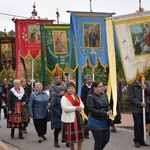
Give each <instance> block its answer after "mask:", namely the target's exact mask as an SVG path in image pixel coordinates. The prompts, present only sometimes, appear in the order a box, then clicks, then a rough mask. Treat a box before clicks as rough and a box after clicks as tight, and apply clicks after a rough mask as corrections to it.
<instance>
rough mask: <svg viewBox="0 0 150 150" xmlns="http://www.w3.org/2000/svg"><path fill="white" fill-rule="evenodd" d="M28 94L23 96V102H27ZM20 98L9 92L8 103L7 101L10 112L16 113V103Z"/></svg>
mask: <svg viewBox="0 0 150 150" xmlns="http://www.w3.org/2000/svg"><path fill="white" fill-rule="evenodd" d="M26 98H27V97H26V94H24V95H23V97H22V99H21V101H22V102H26ZM17 100H18V98H17V97H16V96H15V95H14V93H13V92H12V91H11V90H9V92H8V101H7V107H8V111H14V110H15V101H17Z"/></svg>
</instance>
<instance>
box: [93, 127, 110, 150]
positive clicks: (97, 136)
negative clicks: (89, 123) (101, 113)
mask: <svg viewBox="0 0 150 150" xmlns="http://www.w3.org/2000/svg"><path fill="white" fill-rule="evenodd" d="M91 132H92V134H93V137H94V142H95V143H94V150H103V148H104V147H105V146H106V144H107V143H108V142H109V139H110V129H108V130H91Z"/></svg>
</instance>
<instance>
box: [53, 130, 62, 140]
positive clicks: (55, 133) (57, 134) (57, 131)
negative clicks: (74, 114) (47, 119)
mask: <svg viewBox="0 0 150 150" xmlns="http://www.w3.org/2000/svg"><path fill="white" fill-rule="evenodd" d="M60 131H61V128H56V129H54V142H56V143H58V136H59V133H60Z"/></svg>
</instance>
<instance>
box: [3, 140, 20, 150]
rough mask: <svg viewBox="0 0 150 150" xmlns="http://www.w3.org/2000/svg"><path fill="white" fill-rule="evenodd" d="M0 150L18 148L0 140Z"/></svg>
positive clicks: (16, 149) (14, 149)
mask: <svg viewBox="0 0 150 150" xmlns="http://www.w3.org/2000/svg"><path fill="white" fill-rule="evenodd" d="M0 150H19V149H18V148H17V147H15V146H13V145H11V144H8V143H6V142H4V141H1V140H0Z"/></svg>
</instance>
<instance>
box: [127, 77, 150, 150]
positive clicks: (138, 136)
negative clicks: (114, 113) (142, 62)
mask: <svg viewBox="0 0 150 150" xmlns="http://www.w3.org/2000/svg"><path fill="white" fill-rule="evenodd" d="M142 89H144V90H145V92H144V94H145V102H143V101H142ZM148 94H150V88H148V86H147V85H146V82H145V83H144V84H143V85H142V75H140V74H138V75H137V78H136V81H134V82H133V83H132V84H129V86H128V99H129V102H130V106H131V110H132V115H133V121H134V139H133V141H134V146H135V147H137V148H139V147H141V146H149V145H148V144H147V143H146V142H145V141H144V126H143V119H145V118H146V120H148V116H149V108H148V103H147V97H148ZM143 108H145V112H146V115H145V116H146V117H145V118H143Z"/></svg>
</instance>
